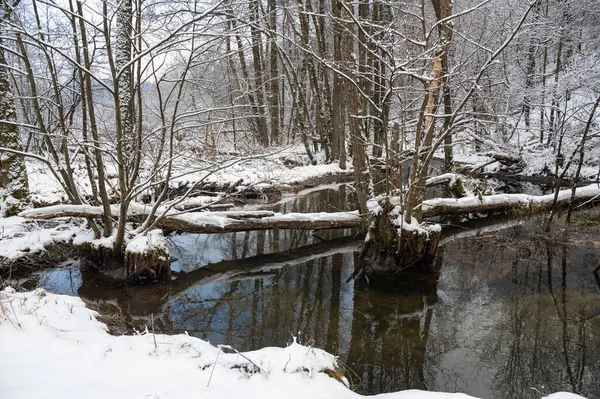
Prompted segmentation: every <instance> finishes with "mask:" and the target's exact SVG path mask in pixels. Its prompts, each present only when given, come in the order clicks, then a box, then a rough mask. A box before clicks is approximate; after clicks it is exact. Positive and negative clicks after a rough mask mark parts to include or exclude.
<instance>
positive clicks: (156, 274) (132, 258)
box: [125, 230, 171, 284]
mask: <svg viewBox="0 0 600 399" xmlns="http://www.w3.org/2000/svg"><path fill="white" fill-rule="evenodd" d="M140 243H141V244H142V246H143V250H140V248H139V246H138V244H140ZM125 268H126V272H127V274H126V277H125V280H126V281H127V282H128V283H136V284H143V283H146V282H154V281H157V280H160V279H163V278H166V277H168V276H169V275H170V274H171V258H170V256H169V251H168V250H167V241H166V240H165V237H164V235H163V234H162V231H160V230H158V231H157V230H152V231H150V232H148V234H147V235H146V236H142V237H136V238H135V239H134V240H133V241H132V242H130V243H129V244H128V245H127V248H126V250H125Z"/></svg>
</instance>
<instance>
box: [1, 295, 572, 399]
mask: <svg viewBox="0 0 600 399" xmlns="http://www.w3.org/2000/svg"><path fill="white" fill-rule="evenodd" d="M0 309H1V312H0V359H1V360H0V375H2V378H1V379H0V397H2V398H7V399H8V398H38V397H51V398H61V399H65V398H82V397H85V398H96V397H97V398H128V399H129V398H187V397H194V398H199V397H201V398H238V397H244V398H247V399H252V398H260V399H264V398H277V399H280V398H281V397H286V398H302V399H305V398H307V397H311V398H332V397H335V398H359V397H361V396H360V395H358V394H356V393H354V392H352V391H350V390H349V389H348V388H346V387H345V386H344V385H343V384H341V383H340V382H338V381H337V380H335V379H334V378H332V377H329V376H328V375H326V374H325V373H324V371H325V370H332V369H334V367H335V365H336V359H335V357H334V356H332V355H330V354H328V353H326V352H324V351H322V350H319V349H316V348H310V347H306V346H302V345H299V344H297V343H293V344H291V345H290V346H288V347H286V348H263V349H260V350H258V351H254V352H246V353H243V354H238V353H224V351H221V350H220V349H219V348H217V347H214V346H212V345H211V344H210V343H208V342H205V341H203V340H201V339H198V338H193V337H189V336H187V335H175V336H167V335H161V334H157V335H156V336H155V337H154V336H153V335H152V334H151V333H145V334H141V335H137V336H120V337H116V336H111V335H109V334H108V333H107V332H106V326H105V325H104V324H102V323H100V322H98V321H97V320H96V316H97V314H96V312H94V311H92V310H89V309H87V308H86V307H85V304H84V303H83V301H81V299H79V298H77V297H70V296H65V295H54V294H50V293H47V292H45V291H43V290H41V289H38V290H36V291H33V292H25V293H16V292H15V291H14V290H13V289H11V288H7V289H6V290H4V291H0ZM225 352H231V351H225ZM376 397H378V398H388V399H408V398H416V399H468V398H472V397H471V396H468V395H465V394H459V393H457V394H449V393H433V392H423V391H402V392H397V393H392V394H382V395H378V396H376ZM550 397H551V398H552V399H559V398H581V397H579V396H576V395H574V396H573V395H571V396H561V395H558V396H557V395H551V396H550ZM550 397H549V398H550Z"/></svg>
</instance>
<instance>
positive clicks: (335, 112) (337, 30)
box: [331, 0, 347, 169]
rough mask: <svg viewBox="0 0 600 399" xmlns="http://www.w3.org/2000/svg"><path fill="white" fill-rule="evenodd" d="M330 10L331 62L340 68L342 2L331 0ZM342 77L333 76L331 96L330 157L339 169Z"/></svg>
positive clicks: (343, 135) (342, 138) (343, 124)
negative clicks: (335, 161)
mask: <svg viewBox="0 0 600 399" xmlns="http://www.w3.org/2000/svg"><path fill="white" fill-rule="evenodd" d="M331 10H332V16H333V24H334V26H333V62H334V63H335V64H336V65H337V66H338V67H340V66H341V64H342V61H343V56H342V36H343V32H344V28H343V25H342V23H341V21H340V18H341V13H342V0H332V2H331ZM346 87H347V85H344V82H343V77H341V76H340V75H339V74H337V73H334V74H333V90H332V95H331V123H332V131H331V156H332V159H334V160H339V162H340V168H341V169H346V102H345V101H344V96H345V94H344V90H345V88H346Z"/></svg>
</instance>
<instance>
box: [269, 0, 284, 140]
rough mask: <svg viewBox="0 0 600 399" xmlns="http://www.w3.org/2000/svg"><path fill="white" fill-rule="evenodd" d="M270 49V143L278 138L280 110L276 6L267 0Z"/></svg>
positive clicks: (273, 2)
mask: <svg viewBox="0 0 600 399" xmlns="http://www.w3.org/2000/svg"><path fill="white" fill-rule="evenodd" d="M269 25H270V28H271V31H270V32H269V35H270V43H269V44H270V51H269V75H270V76H269V108H270V114H271V143H273V144H276V143H278V142H279V140H280V137H279V136H280V131H279V127H280V121H281V110H280V103H279V70H278V67H277V53H278V51H277V6H276V1H275V0H269Z"/></svg>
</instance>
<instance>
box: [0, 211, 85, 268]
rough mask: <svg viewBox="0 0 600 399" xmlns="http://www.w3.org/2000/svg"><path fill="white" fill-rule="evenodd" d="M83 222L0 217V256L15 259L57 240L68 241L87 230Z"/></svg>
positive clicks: (39, 249)
mask: <svg viewBox="0 0 600 399" xmlns="http://www.w3.org/2000/svg"><path fill="white" fill-rule="evenodd" d="M86 229H87V227H85V226H84V225H83V224H75V223H73V222H69V223H60V224H57V223H50V224H48V225H46V223H43V222H42V223H38V222H35V221H28V220H25V219H24V218H22V217H19V216H12V217H9V218H0V242H2V245H0V257H3V258H7V259H16V258H19V257H21V256H23V255H25V254H26V253H37V252H41V251H44V250H45V247H46V246H48V245H50V244H52V243H57V242H69V241H70V240H71V239H72V238H73V237H74V236H75V235H77V234H81V233H82V232H85V231H87V230H86Z"/></svg>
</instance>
